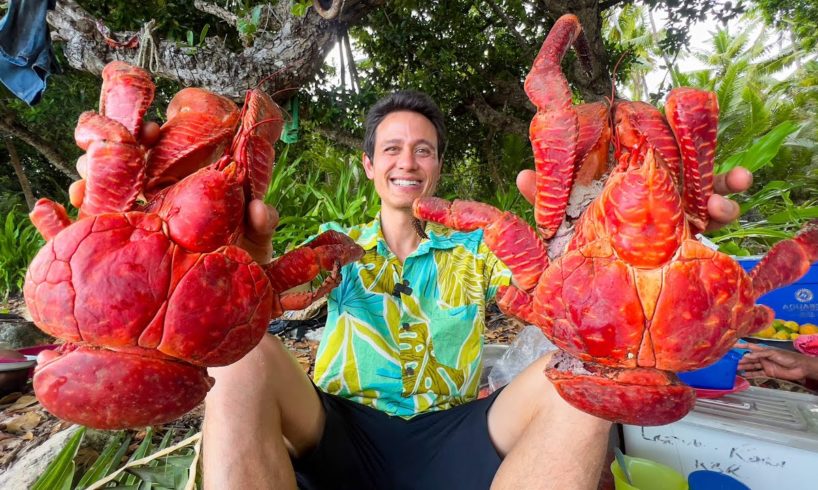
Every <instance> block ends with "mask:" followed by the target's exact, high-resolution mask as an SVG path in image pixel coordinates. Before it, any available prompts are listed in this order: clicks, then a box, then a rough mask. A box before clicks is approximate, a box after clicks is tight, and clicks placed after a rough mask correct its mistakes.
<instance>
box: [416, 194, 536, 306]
mask: <svg viewBox="0 0 818 490" xmlns="http://www.w3.org/2000/svg"><path fill="white" fill-rule="evenodd" d="M413 211H414V214H415V216H416V217H417V218H419V219H421V220H425V221H433V222H435V223H440V224H442V225H443V226H446V227H448V228H452V229H455V230H460V231H473V230H476V229H478V228H482V229H483V240H484V241H485V243H486V245H487V246H488V247H489V249H491V251H492V252H494V254H495V255H496V256H497V258H498V259H500V261H501V262H503V263H504V264H505V265H506V266H507V267H508V268H509V269H510V270H511V274H512V276H513V278H514V283H515V284H516V286H517V287H511V288H508V289H509V290H508V291H506V290H502V291H500V292H499V294H498V297H499V298H501V299H500V300H498V304H500V307H501V308H504V309H503V311H506V313H509V314H514V315H518V316H520V317H522V318H528V314H529V313H530V312H529V311H528V310H530V307H531V305H530V303H531V298H530V296H529V292H530V291H532V290H533V289H534V287H535V286H536V285H537V282H538V281H539V280H540V275H542V272H543V271H544V270H545V269H546V267H548V254H547V252H546V249H545V245H544V244H543V242H542V240H540V238H539V237H538V236H537V232H536V231H534V229H533V228H531V226H529V225H528V223H526V222H525V221H523V220H522V219H520V218H519V217H518V216H515V215H514V214H512V213H510V212H503V211H500V210H499V209H497V208H495V207H494V206H490V205H488V204H483V203H480V202H474V201H459V200H458V201H454V202H449V201H447V200H445V199H440V198H437V197H422V198H420V199H418V200H416V201H415V203H414V207H413ZM506 307H508V308H510V309H511V311H507V310H506V309H505V308H506Z"/></svg>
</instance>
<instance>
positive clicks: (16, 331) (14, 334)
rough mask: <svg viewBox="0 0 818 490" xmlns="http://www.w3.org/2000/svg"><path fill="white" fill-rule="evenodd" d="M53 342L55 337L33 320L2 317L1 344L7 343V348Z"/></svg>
mask: <svg viewBox="0 0 818 490" xmlns="http://www.w3.org/2000/svg"><path fill="white" fill-rule="evenodd" d="M53 343H54V337H52V336H50V335H48V334H46V333H44V332H43V331H42V330H40V329H39V328H37V327H36V326H35V325H34V323H33V322H30V321H28V320H24V319H22V318H8V317H7V318H0V345H5V348H9V349H19V348H21V347H31V346H35V345H46V344H53Z"/></svg>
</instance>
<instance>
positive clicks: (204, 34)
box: [199, 24, 210, 46]
mask: <svg viewBox="0 0 818 490" xmlns="http://www.w3.org/2000/svg"><path fill="white" fill-rule="evenodd" d="M209 29H210V24H205V25H204V27H202V32H201V33H199V46H201V45H203V44H204V42H205V38H206V37H207V31H208V30H209Z"/></svg>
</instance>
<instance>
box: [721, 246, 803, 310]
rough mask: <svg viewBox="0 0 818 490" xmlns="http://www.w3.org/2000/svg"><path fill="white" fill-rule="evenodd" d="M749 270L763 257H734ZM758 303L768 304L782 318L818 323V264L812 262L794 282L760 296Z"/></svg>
mask: <svg viewBox="0 0 818 490" xmlns="http://www.w3.org/2000/svg"><path fill="white" fill-rule="evenodd" d="M733 258H734V259H736V260H737V261H738V263H739V264H741V267H742V268H744V270H745V271H747V272H749V271H750V270H752V269H753V267H755V266H756V264H758V262H759V260H761V257H733ZM757 303H759V304H762V305H767V306H769V307H770V308H772V309H773V311H775V317H776V318H780V319H781V320H793V321H796V322H798V323H818V264H812V265H811V266H810V268H809V270H808V271H807V273H806V274H805V275H804V277H802V278H800V279H799V280H798V281H796V282H794V283H793V284H788V285H786V286H784V287H780V288H778V289H774V290H772V291H770V292H769V293H767V294H765V295H764V296H762V297H760V298H758V301H757Z"/></svg>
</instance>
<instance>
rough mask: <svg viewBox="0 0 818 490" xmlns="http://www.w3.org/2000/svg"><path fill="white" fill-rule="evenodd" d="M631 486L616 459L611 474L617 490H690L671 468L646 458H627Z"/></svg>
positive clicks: (682, 478) (679, 475) (685, 482)
mask: <svg viewBox="0 0 818 490" xmlns="http://www.w3.org/2000/svg"><path fill="white" fill-rule="evenodd" d="M625 464H626V465H628V473H629V474H630V477H631V484H629V483H628V481H627V480H626V479H625V475H624V473H622V469H621V468H620V467H619V463H617V461H616V460H615V459H614V460H613V462H612V463H611V473H613V476H614V486H615V487H616V490H688V488H689V487H688V485H687V480H685V477H684V476H682V474H681V473H679V472H678V471H676V470H674V469H673V468H671V467H670V466H665V465H663V464H659V463H657V462H655V461H651V460H649V459H644V458H634V457H632V456H625Z"/></svg>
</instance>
